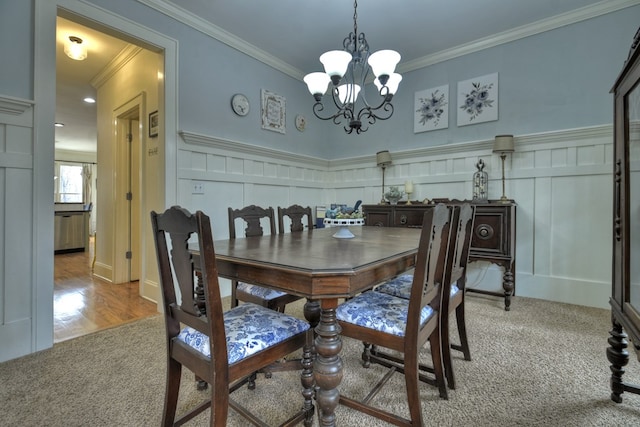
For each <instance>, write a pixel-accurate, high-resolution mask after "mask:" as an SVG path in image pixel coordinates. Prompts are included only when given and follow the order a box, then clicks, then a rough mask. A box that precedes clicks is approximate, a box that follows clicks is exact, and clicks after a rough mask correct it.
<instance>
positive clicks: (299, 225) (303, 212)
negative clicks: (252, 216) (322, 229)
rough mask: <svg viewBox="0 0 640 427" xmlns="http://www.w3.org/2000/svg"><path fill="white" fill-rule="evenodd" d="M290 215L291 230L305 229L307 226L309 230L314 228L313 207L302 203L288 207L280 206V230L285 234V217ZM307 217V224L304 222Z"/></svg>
mask: <svg viewBox="0 0 640 427" xmlns="http://www.w3.org/2000/svg"><path fill="white" fill-rule="evenodd" d="M285 216H286V217H288V218H289V219H290V220H291V226H290V230H291V231H292V232H294V231H303V230H304V228H305V226H306V227H307V229H308V230H312V229H313V215H312V214H311V207H310V206H307V207H306V208H305V207H302V206H300V205H291V206H289V207H288V208H282V207H280V206H278V232H279V233H280V234H284V232H285V230H284V217H285ZM305 216H306V217H307V220H306V224H305V223H304V222H303V219H304V217H305Z"/></svg>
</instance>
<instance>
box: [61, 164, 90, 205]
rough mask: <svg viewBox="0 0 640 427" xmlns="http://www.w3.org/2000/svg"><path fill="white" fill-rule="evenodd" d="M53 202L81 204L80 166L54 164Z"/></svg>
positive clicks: (81, 180)
mask: <svg viewBox="0 0 640 427" xmlns="http://www.w3.org/2000/svg"><path fill="white" fill-rule="evenodd" d="M55 172H56V180H55V201H56V202H57V203H82V202H83V197H82V196H83V194H82V189H83V187H84V186H83V178H82V165H81V164H70V163H63V162H56V171H55Z"/></svg>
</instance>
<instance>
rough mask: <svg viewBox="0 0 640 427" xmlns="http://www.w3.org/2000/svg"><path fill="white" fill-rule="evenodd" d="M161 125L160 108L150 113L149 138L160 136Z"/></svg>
mask: <svg viewBox="0 0 640 427" xmlns="http://www.w3.org/2000/svg"><path fill="white" fill-rule="evenodd" d="M159 127H160V123H159V117H158V110H156V111H154V112H153V113H149V138H155V137H156V136H158V128H159Z"/></svg>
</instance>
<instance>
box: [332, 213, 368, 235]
mask: <svg viewBox="0 0 640 427" xmlns="http://www.w3.org/2000/svg"><path fill="white" fill-rule="evenodd" d="M324 225H326V226H329V227H340V229H339V230H338V231H337V232H336V233H335V234H334V235H333V237H335V238H336V239H352V238H353V237H355V235H354V234H353V233H352V232H351V231H350V230H349V226H350V225H364V218H325V219H324Z"/></svg>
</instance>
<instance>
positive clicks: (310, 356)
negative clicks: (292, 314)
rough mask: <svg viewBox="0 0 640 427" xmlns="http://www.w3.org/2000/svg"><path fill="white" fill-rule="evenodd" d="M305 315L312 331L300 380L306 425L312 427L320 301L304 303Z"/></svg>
mask: <svg viewBox="0 0 640 427" xmlns="http://www.w3.org/2000/svg"><path fill="white" fill-rule="evenodd" d="M304 317H305V319H307V321H308V322H309V324H310V325H311V331H310V333H309V335H308V337H307V343H306V344H305V346H304V348H303V350H302V372H301V373H300V381H301V382H302V396H303V397H304V406H303V409H302V410H303V412H304V413H305V419H304V425H305V427H311V425H312V423H313V413H314V407H313V398H314V397H315V380H314V376H313V361H314V359H315V357H316V350H315V346H314V340H315V334H314V333H313V331H314V330H315V328H316V326H318V323H319V322H320V303H319V302H318V301H311V300H307V302H306V303H305V304H304Z"/></svg>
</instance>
